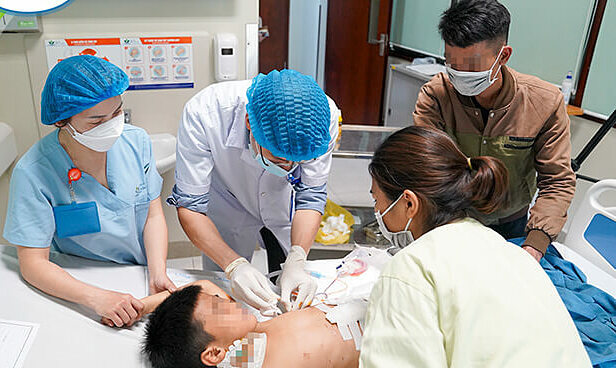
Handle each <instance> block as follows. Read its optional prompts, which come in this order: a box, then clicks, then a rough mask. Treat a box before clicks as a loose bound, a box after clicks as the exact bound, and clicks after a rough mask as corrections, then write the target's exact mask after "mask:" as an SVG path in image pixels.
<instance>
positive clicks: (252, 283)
mask: <svg viewBox="0 0 616 368" xmlns="http://www.w3.org/2000/svg"><path fill="white" fill-rule="evenodd" d="M225 274H226V275H227V278H228V279H229V280H231V293H232V294H233V296H234V297H235V298H237V299H241V300H242V301H244V302H246V304H248V305H250V306H251V307H253V308H256V309H258V310H259V311H260V312H261V314H263V315H264V316H275V315H276V314H282V312H281V311H280V309H279V308H278V307H277V306H276V304H277V301H278V299H279V297H278V295H276V293H274V292H273V291H272V290H271V289H270V286H269V283H268V281H267V279H266V278H265V275H263V274H262V273H260V272H259V271H258V270H257V269H256V268H254V267H253V266H252V265H251V264H250V263H249V262H248V260H246V258H244V257H240V258H238V259H236V260H235V261H233V262H231V263H229V265H228V266H227V268H225Z"/></svg>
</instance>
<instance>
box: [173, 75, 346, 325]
mask: <svg viewBox="0 0 616 368" xmlns="http://www.w3.org/2000/svg"><path fill="white" fill-rule="evenodd" d="M339 120H340V111H339V110H338V108H337V107H336V104H335V103H334V102H333V101H332V100H331V99H330V98H329V97H327V96H326V95H325V93H324V92H323V90H322V89H321V88H320V87H319V86H318V85H317V83H316V82H315V81H314V79H312V78H311V77H308V76H305V75H302V74H301V73H299V72H297V71H294V70H282V71H277V70H274V71H272V72H270V73H269V74H267V75H263V74H259V75H258V76H257V77H255V78H254V79H252V80H246V81H234V82H223V83H218V84H213V85H211V86H208V87H207V88H205V89H203V90H202V91H201V92H199V93H198V94H197V95H195V96H194V97H193V98H192V99H191V100H189V101H188V103H187V104H186V106H185V108H184V112H183V116H182V121H181V124H180V128H179V131H178V147H177V164H176V173H175V176H176V184H175V186H174V188H173V192H172V195H171V196H170V197H169V198H168V200H167V202H168V203H169V204H171V205H174V206H176V207H177V208H178V217H179V220H180V223H181V225H182V227H183V229H184V231H185V232H186V234H187V235H188V237H189V238H190V240H191V241H192V243H193V244H194V245H195V246H196V247H198V248H199V249H200V250H201V251H202V252H203V253H204V254H205V256H206V257H204V269H209V270H216V269H219V268H218V267H220V269H222V270H224V271H225V273H226V275H227V277H228V278H229V279H230V280H231V287H232V292H233V294H234V297H236V298H239V299H241V300H243V301H245V302H246V303H248V304H249V305H251V306H253V307H255V308H257V309H259V310H260V311H261V313H263V314H274V313H279V312H280V311H279V310H278V308H277V307H276V305H277V300H278V299H279V298H278V296H277V295H276V294H275V293H274V292H272V291H271V289H270V288H269V286H268V282H267V279H266V277H265V276H264V275H263V274H262V273H260V272H259V271H257V270H256V269H255V268H254V267H253V266H252V265H251V264H250V263H249V261H250V259H251V257H252V253H253V251H254V249H255V246H256V245H257V243H259V244H260V245H261V246H264V247H265V248H266V249H267V251H268V261H269V263H270V270H272V264H271V263H276V254H275V253H279V254H280V256H281V258H279V261H278V264H280V263H282V262H284V265H283V266H282V274H281V275H280V278H279V280H278V283H279V285H280V287H281V296H280V301H281V303H282V305H283V307H284V308H285V309H287V310H294V309H298V308H302V307H305V306H308V305H309V304H310V302H311V301H312V298H313V296H314V293H315V290H316V284H315V283H314V281H313V280H311V278H310V277H309V276H308V274H307V273H306V272H305V271H304V263H305V260H306V255H307V253H308V252H309V250H310V246H311V245H312V243H313V242H314V238H315V236H316V233H317V231H318V229H319V224H320V221H321V216H322V214H323V211H324V208H325V202H326V199H327V192H326V186H327V178H328V175H329V170H330V167H331V160H332V151H333V149H334V145H335V143H336V139H337V137H338V133H339V128H338V122H339ZM285 258H286V260H285ZM294 291H296V292H297V294H296V297H295V298H294V299H293V300H292V298H291V294H292V293H293V292H294ZM293 294H294V295H295V293H293Z"/></svg>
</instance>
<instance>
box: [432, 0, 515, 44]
mask: <svg viewBox="0 0 616 368" xmlns="http://www.w3.org/2000/svg"><path fill="white" fill-rule="evenodd" d="M510 23H511V15H510V14H509V11H508V10H507V8H505V6H504V5H503V4H501V3H499V2H498V1H496V0H460V1H456V2H455V3H454V4H453V5H452V6H451V7H450V8H449V9H447V10H445V12H443V14H442V15H441V21H440V22H439V25H438V29H439V32H440V33H441V37H442V38H443V40H444V41H445V43H446V44H448V45H450V46H455V47H461V48H465V47H469V46H471V45H474V44H476V43H479V42H482V41H488V42H490V41H494V42H495V43H496V42H497V41H500V42H504V43H507V39H508V37H509V24H510ZM500 42H499V45H498V46H500ZM499 48H500V47H499Z"/></svg>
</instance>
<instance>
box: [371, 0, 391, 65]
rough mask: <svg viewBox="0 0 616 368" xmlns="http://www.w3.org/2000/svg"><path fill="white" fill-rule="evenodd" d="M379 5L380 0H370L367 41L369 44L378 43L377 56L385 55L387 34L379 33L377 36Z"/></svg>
mask: <svg viewBox="0 0 616 368" xmlns="http://www.w3.org/2000/svg"><path fill="white" fill-rule="evenodd" d="M380 6H381V1H380V0H370V20H369V23H368V43H369V44H371V45H379V56H384V55H385V47H386V46H387V41H388V38H389V37H388V35H387V33H381V34H380V35H378V36H379V38H377V34H378V32H379V29H378V28H379V10H380Z"/></svg>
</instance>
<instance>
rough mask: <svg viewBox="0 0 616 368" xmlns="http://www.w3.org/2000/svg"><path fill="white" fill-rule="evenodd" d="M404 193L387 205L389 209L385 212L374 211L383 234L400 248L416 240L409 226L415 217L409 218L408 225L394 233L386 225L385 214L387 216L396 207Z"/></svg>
mask: <svg viewBox="0 0 616 368" xmlns="http://www.w3.org/2000/svg"><path fill="white" fill-rule="evenodd" d="M403 195H404V193H402V194H400V197H398V199H396V200H395V201H394V202H393V203H392V204H390V205H389V207H387V209H386V210H385V212H383V213H381V212H379V211H376V212H374V217H376V222H377V223H378V224H379V230H380V231H381V234H383V236H384V237H385V239H387V240H389V242H390V243H391V244H392V245H394V246H396V247H398V248H404V247H406V246H408V245H409V244H411V243H412V242H413V241H414V240H415V239H414V238H413V233H411V231H410V230H409V226H410V225H411V221H413V218H410V219H409V221H408V222H407V223H406V226H405V227H404V230H402V231H398V232H395V233H394V232H391V231H389V229H388V228H387V226H385V222H384V221H383V216H385V215H386V214H387V212H389V211H390V210H391V209H392V208H394V206H395V205H396V203H398V201H399V200H400V198H402V196H403Z"/></svg>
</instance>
